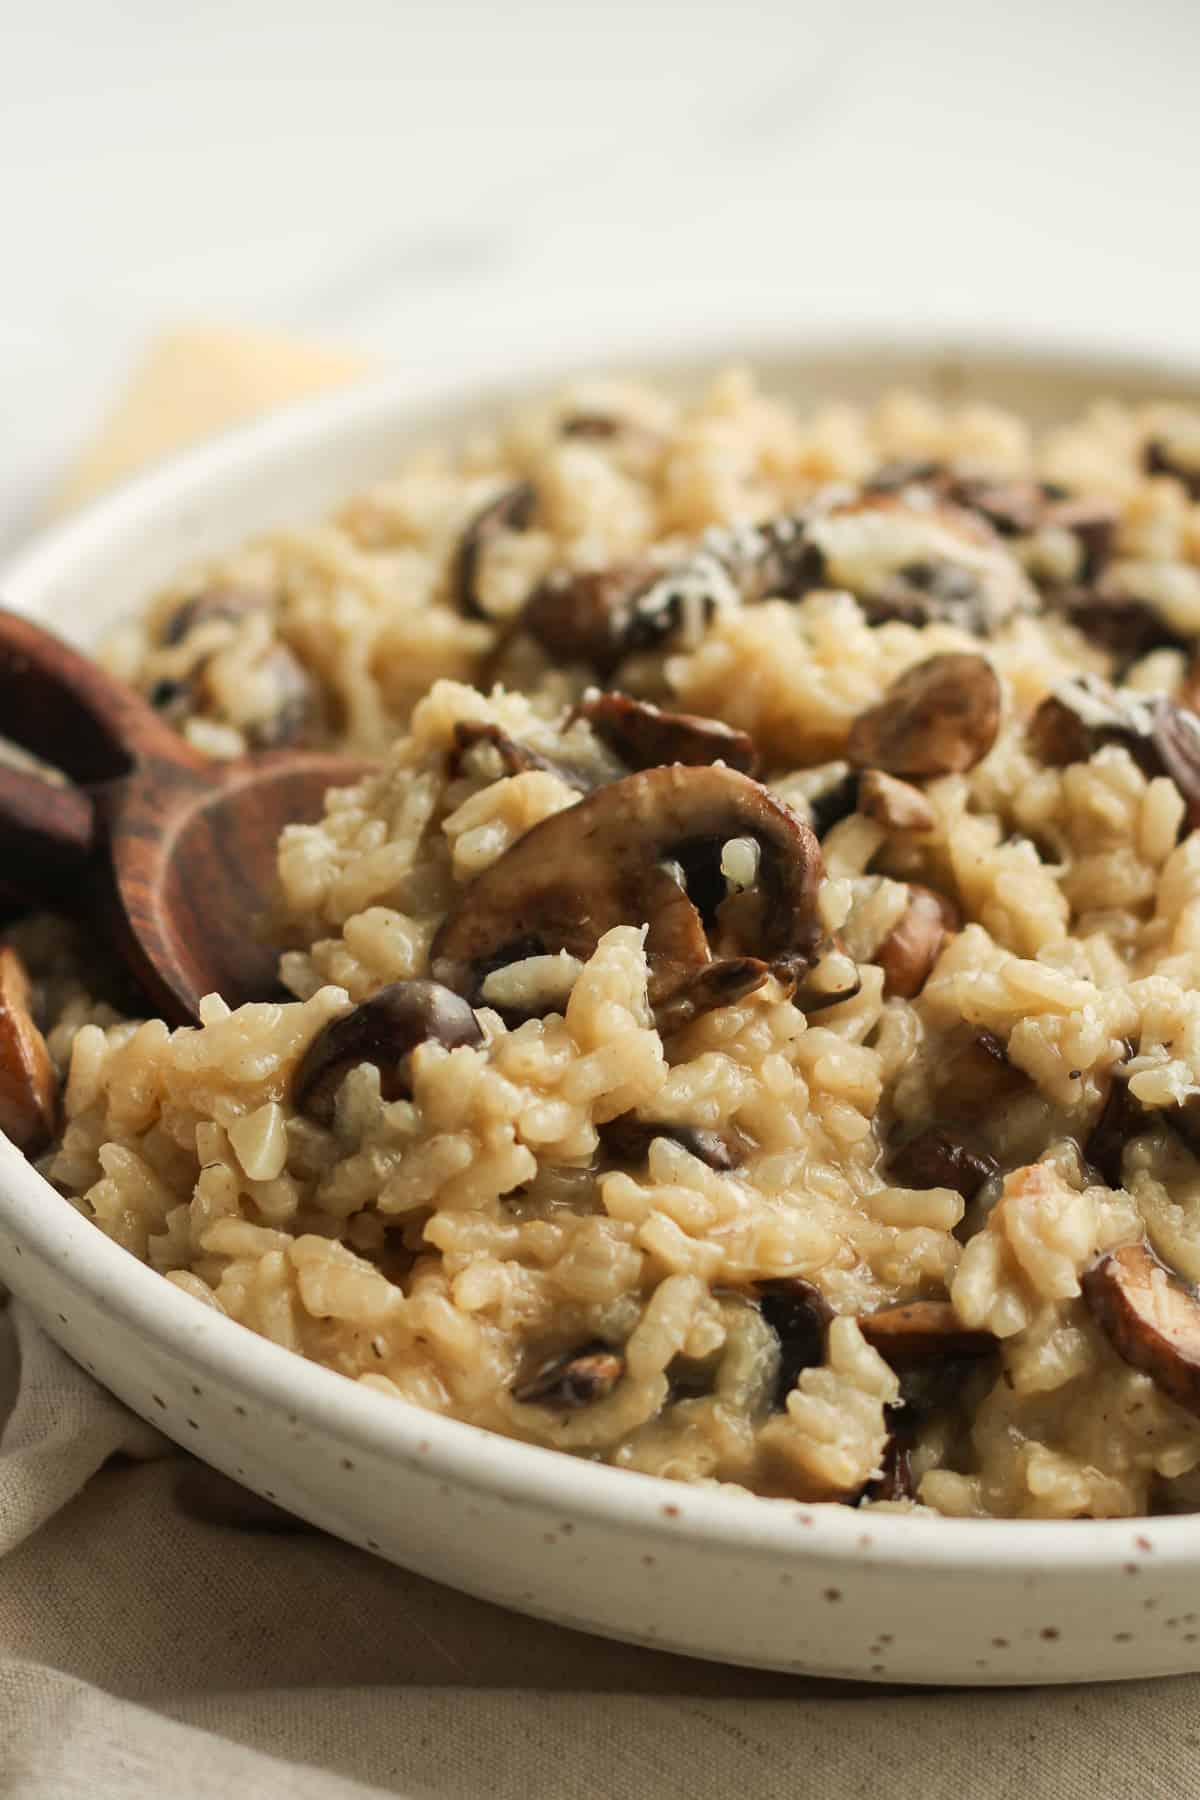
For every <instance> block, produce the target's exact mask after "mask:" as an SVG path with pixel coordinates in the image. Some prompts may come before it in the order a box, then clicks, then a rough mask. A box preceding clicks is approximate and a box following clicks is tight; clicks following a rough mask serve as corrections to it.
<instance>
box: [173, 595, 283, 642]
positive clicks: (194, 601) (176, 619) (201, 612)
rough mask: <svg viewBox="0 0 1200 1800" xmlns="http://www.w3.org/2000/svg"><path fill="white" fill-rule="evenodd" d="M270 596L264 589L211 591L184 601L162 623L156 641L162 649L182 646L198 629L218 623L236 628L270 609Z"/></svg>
mask: <svg viewBox="0 0 1200 1800" xmlns="http://www.w3.org/2000/svg"><path fill="white" fill-rule="evenodd" d="M271 600H272V596H271V595H270V594H269V593H267V592H266V591H265V590H264V589H263V588H249V587H245V588H243V587H229V586H227V587H221V586H218V587H212V588H205V590H204V592H203V593H200V594H195V595H193V597H192V598H191V599H190V600H185V601H183V602H182V604H181V605H179V606H177V607H176V608H175V610H174V612H172V613H170V614H169V615H168V617H167V619H166V620H165V622H164V623H163V625H162V627H161V629H160V631H159V638H158V641H159V643H160V644H163V645H165V646H172V647H173V646H174V645H176V644H182V643H183V641H184V639H185V638H187V637H190V636H191V634H192V632H193V631H195V630H197V628H198V627H199V626H201V625H209V624H212V622H213V621H214V620H221V621H222V622H227V623H229V624H236V623H237V621H238V620H239V619H244V618H245V617H246V614H247V613H252V612H260V611H261V610H262V609H263V608H264V607H267V606H270V604H271Z"/></svg>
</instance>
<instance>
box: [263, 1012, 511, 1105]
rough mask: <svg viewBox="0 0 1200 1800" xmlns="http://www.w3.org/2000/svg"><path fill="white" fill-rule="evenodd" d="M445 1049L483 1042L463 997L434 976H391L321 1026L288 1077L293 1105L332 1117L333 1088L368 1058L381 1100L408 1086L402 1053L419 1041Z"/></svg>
mask: <svg viewBox="0 0 1200 1800" xmlns="http://www.w3.org/2000/svg"><path fill="white" fill-rule="evenodd" d="M429 1042H433V1043H437V1044H442V1045H444V1046H445V1048H446V1049H447V1050H455V1049H458V1048H459V1047H460V1046H461V1045H464V1044H466V1045H471V1046H474V1045H477V1044H481V1043H482V1042H483V1033H482V1032H481V1030H480V1029H479V1021H478V1020H477V1019H476V1017H475V1014H474V1012H473V1011H472V1010H471V1008H470V1006H468V1004H467V1002H466V1001H465V1000H463V999H462V998H461V996H460V995H458V994H455V993H452V992H451V990H450V989H449V988H446V987H442V986H441V985H440V984H439V983H438V982H436V981H420V980H413V981H395V982H393V983H392V984H391V985H390V987H385V988H380V990H379V992H378V993H377V994H372V995H371V997H370V998H369V999H368V1000H363V1001H360V1003H359V1004H358V1005H357V1006H355V1007H352V1008H351V1010H350V1011H349V1012H348V1013H343V1014H342V1015H341V1017H340V1018H337V1019H332V1020H330V1022H329V1024H328V1025H326V1026H324V1027H323V1029H322V1030H320V1031H319V1032H318V1033H317V1035H316V1037H315V1038H314V1039H313V1041H312V1043H311V1044H310V1045H309V1046H308V1049H307V1050H306V1051H305V1053H304V1055H303V1056H302V1057H301V1059H300V1062H299V1065H298V1066H297V1069H296V1073H295V1075H294V1076H293V1078H292V1099H293V1101H294V1103H295V1106H296V1110H297V1111H298V1112H302V1113H304V1114H305V1115H306V1116H307V1117H308V1118H310V1119H314V1120H315V1121H316V1122H317V1123H318V1124H320V1125H329V1124H332V1122H333V1115H334V1108H335V1104H336V1101H337V1096H338V1091H339V1089H340V1088H341V1085H342V1083H343V1081H344V1080H345V1079H346V1076H347V1075H348V1074H349V1073H350V1071H351V1069H356V1068H358V1067H359V1065H360V1064H361V1063H373V1064H374V1065H375V1067H376V1068H377V1069H378V1070H379V1074H380V1077H381V1082H380V1087H381V1092H382V1094H383V1097H384V1099H385V1100H399V1099H402V1098H405V1097H406V1096H407V1095H408V1094H410V1093H411V1092H412V1089H411V1086H410V1084H409V1081H408V1074H407V1058H408V1056H409V1053H410V1052H411V1051H413V1050H415V1049H416V1047H417V1045H418V1044H425V1043H429Z"/></svg>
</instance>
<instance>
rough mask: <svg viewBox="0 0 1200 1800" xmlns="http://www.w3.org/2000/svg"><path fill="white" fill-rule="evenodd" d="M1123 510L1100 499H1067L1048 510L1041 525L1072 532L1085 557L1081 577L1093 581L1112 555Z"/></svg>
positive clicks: (1083, 497) (1082, 557) (1046, 509)
mask: <svg viewBox="0 0 1200 1800" xmlns="http://www.w3.org/2000/svg"><path fill="white" fill-rule="evenodd" d="M1120 517H1121V509H1120V507H1119V506H1118V505H1117V504H1116V502H1115V501H1112V500H1106V499H1104V498H1103V497H1102V496H1100V495H1085V496H1080V497H1073V496H1071V497H1064V498H1062V499H1060V500H1055V501H1052V502H1051V503H1050V504H1049V505H1048V506H1047V507H1046V508H1045V510H1044V512H1043V514H1042V517H1041V521H1040V522H1041V525H1042V526H1043V528H1045V527H1053V528H1054V529H1056V530H1059V531H1069V532H1070V533H1071V536H1072V537H1073V538H1075V539H1077V541H1078V543H1079V549H1080V553H1081V567H1080V570H1079V573H1080V575H1081V577H1082V578H1083V580H1084V581H1090V580H1092V578H1093V577H1094V576H1095V575H1096V574H1097V573H1098V572H1099V571H1100V569H1101V568H1102V567H1103V566H1104V564H1105V563H1106V562H1107V561H1108V559H1109V557H1110V556H1111V555H1112V550H1113V544H1114V542H1115V540H1116V535H1117V525H1118V523H1119V522H1120Z"/></svg>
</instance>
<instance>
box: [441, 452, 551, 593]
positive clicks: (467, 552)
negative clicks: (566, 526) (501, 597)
mask: <svg viewBox="0 0 1200 1800" xmlns="http://www.w3.org/2000/svg"><path fill="white" fill-rule="evenodd" d="M536 507H537V490H536V489H535V488H534V486H533V483H532V482H530V481H518V482H517V483H515V485H514V486H512V487H509V488H505V490H504V492H503V493H501V494H497V495H496V497H495V498H494V499H493V500H489V501H488V503H487V505H486V506H484V507H481V509H480V510H479V512H477V513H476V514H475V517H474V518H473V519H472V520H471V523H470V524H469V525H468V526H467V529H466V530H465V531H464V533H463V535H462V537H461V539H460V540H459V545H458V549H457V550H456V551H455V553H454V560H453V562H452V564H451V568H450V594H451V598H452V599H453V601H454V604H455V605H456V606H457V607H458V610H459V611H460V612H461V613H462V614H463V615H464V616H465V617H466V618H468V619H486V618H487V616H488V615H487V613H486V612H485V611H484V609H483V606H482V604H481V602H480V598H479V569H480V564H481V563H482V561H483V558H484V555H485V553H486V552H487V550H488V548H489V546H490V545H491V544H492V543H493V542H494V541H495V539H496V538H497V537H499V535H500V533H501V532H502V531H525V530H526V529H527V528H528V527H529V525H531V524H532V522H533V515H534V511H535V509H536Z"/></svg>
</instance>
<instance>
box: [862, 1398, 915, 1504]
mask: <svg viewBox="0 0 1200 1800" xmlns="http://www.w3.org/2000/svg"><path fill="white" fill-rule="evenodd" d="M883 1417H884V1422H885V1423H886V1425H887V1428H888V1439H887V1443H886V1444H885V1445H884V1449H883V1456H882V1457H881V1458H880V1465H879V1473H878V1475H876V1476H875V1478H874V1479H873V1480H872V1481H868V1483H867V1485H866V1487H865V1488H864V1489H863V1492H862V1498H863V1500H867V1501H875V1502H877V1501H880V1500H911V1499H913V1498H914V1496H915V1494H916V1485H915V1483H914V1481H913V1471H912V1455H913V1451H914V1450H915V1449H916V1447H917V1435H918V1431H919V1428H920V1421H919V1419H918V1418H917V1416H916V1415H915V1413H914V1412H913V1409H912V1408H911V1407H909V1406H885V1407H884V1409H883Z"/></svg>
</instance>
